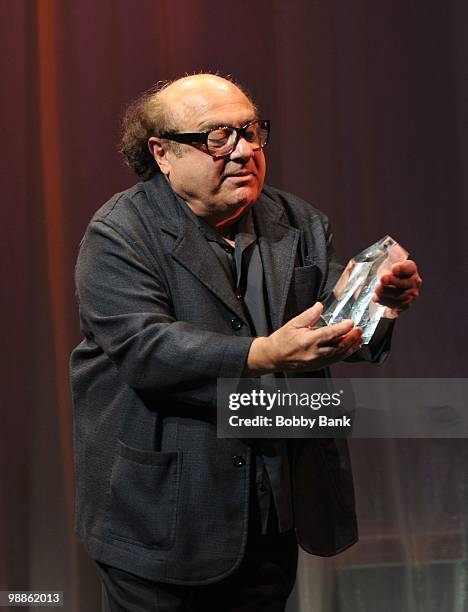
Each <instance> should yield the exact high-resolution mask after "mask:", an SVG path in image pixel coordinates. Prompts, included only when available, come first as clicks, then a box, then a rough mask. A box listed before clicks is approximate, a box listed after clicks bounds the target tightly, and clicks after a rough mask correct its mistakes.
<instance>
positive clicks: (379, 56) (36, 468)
mask: <svg viewBox="0 0 468 612" xmlns="http://www.w3.org/2000/svg"><path fill="white" fill-rule="evenodd" d="M0 10H1V21H0V24H1V25H0V40H1V53H0V63H1V68H2V71H1V74H2V78H1V88H2V95H1V105H2V112H1V126H2V127H1V136H2V137H1V144H2V163H1V166H0V173H1V177H2V200H3V201H2V217H3V223H2V239H1V249H2V250H1V265H2V300H1V303H2V322H3V335H4V338H5V340H4V342H3V343H2V344H3V350H2V367H1V372H2V378H3V381H2V390H1V401H2V407H1V418H2V421H1V423H2V426H1V429H0V432H1V433H0V435H1V440H0V442H1V446H0V457H1V479H0V496H1V497H0V500H1V502H0V588H1V589H7V588H8V589H59V590H63V591H64V592H65V598H66V606H65V609H66V610H67V612H68V611H69V612H81V611H90V612H93V611H94V610H98V606H99V588H98V583H97V579H96V575H95V572H94V568H93V565H92V563H91V562H90V561H89V559H88V558H87V556H86V555H85V553H84V552H83V550H82V548H81V545H80V543H79V542H78V541H77V539H76V537H75V536H74V535H73V493H74V484H73V454H72V452H73V451H72V438H71V427H72V412H71V404H70V393H69V387H68V376H67V362H68V356H69V353H70V350H71V349H72V347H73V346H75V345H76V344H77V343H78V342H79V340H80V331H79V327H78V316H77V309H76V305H75V300H74V287H73V268H74V262H75V258H76V254H77V250H78V245H79V241H80V238H81V236H82V235H83V232H84V230H85V227H86V224H87V222H88V220H89V218H90V217H91V215H92V214H93V212H94V211H95V210H96V209H97V208H98V207H99V206H100V205H101V204H102V203H103V202H104V201H105V200H106V199H108V198H109V197H110V196H111V195H112V194H113V193H114V192H116V191H118V190H122V189H125V188H126V187H128V186H130V185H131V184H132V183H133V182H134V181H135V177H134V176H132V174H131V173H130V172H129V171H128V170H126V169H125V168H124V167H123V165H122V162H121V159H120V158H119V156H118V154H117V151H116V147H117V142H118V133H119V120H120V117H121V114H122V111H123V109H124V107H125V106H126V104H128V103H129V101H130V100H132V99H133V98H134V97H135V96H136V95H137V94H139V93H140V92H141V91H143V90H145V89H147V88H148V87H150V86H151V85H152V84H153V83H155V82H156V81H158V80H159V79H171V78H174V77H177V76H179V75H183V74H184V73H186V72H188V73H191V72H193V71H200V70H204V71H220V72H222V73H228V74H232V75H233V76H234V77H235V78H236V79H238V80H240V81H241V82H243V83H245V84H246V86H247V87H248V88H249V89H250V90H251V92H252V94H253V95H254V97H255V98H256V99H257V101H258V103H259V105H260V108H261V109H262V116H263V117H266V118H269V119H271V121H272V137H271V141H270V143H269V145H268V149H267V150H266V153H267V156H268V164H269V171H268V181H269V182H270V183H271V184H273V185H275V186H277V187H279V188H282V189H284V190H287V191H292V192H294V193H296V194H298V195H300V196H302V197H304V198H306V199H307V200H309V201H310V202H312V203H314V204H315V205H316V206H317V207H319V208H321V209H322V210H324V211H325V212H326V213H327V214H328V215H329V217H330V219H331V221H332V224H333V227H334V230H335V239H336V245H337V251H338V254H339V256H340V257H341V258H342V259H343V260H346V259H348V258H349V257H350V256H351V255H353V254H354V253H356V252H357V251H360V250H361V249H362V248H363V247H364V246H366V245H368V244H369V243H371V242H373V241H374V240H376V239H378V238H380V237H381V236H383V235H385V234H387V233H389V234H391V235H393V236H394V237H395V238H397V239H399V240H400V241H401V243H402V244H403V245H404V246H406V247H407V248H408V250H409V251H410V253H411V256H412V257H414V258H415V259H416V260H417V262H418V263H419V265H420V269H421V274H422V276H423V277H424V281H425V284H424V290H423V293H422V298H421V300H420V303H419V304H418V305H417V306H415V307H414V310H412V311H411V312H409V313H407V314H406V315H404V316H403V317H402V318H401V320H400V321H399V322H398V324H397V330H396V334H395V341H394V349H393V353H392V356H391V358H390V359H389V360H388V361H387V363H386V364H385V365H384V366H382V367H380V368H371V367H365V368H364V367H363V366H360V365H353V366H347V367H346V368H342V367H340V368H337V369H336V371H337V372H338V373H340V374H342V375H348V376H350V375H355V376H357V375H364V376H381V377H383V376H402V377H411V376H419V377H442V376H447V377H456V376H464V375H466V373H467V371H468V369H467V365H468V358H467V350H466V347H467V340H468V339H467V325H466V324H467V311H468V295H467V290H466V281H467V274H466V273H467V269H468V266H467V263H468V262H467V245H466V239H467V217H468V212H467V211H468V207H467V204H466V193H467V177H468V173H467V167H468V144H467V143H468V121H467V113H468V111H467V109H468V104H467V103H468V79H467V76H468V75H467V66H468V48H467V45H468V35H467V34H468V32H467V25H466V24H467V20H468V4H467V3H466V1H465V0H458V1H457V0H451V1H450V0H447V1H445V2H440V1H439V0H425V1H424V2H408V1H407V0H393V1H392V2H385V1H383V0H382V1H376V0H353V1H351V2H349V1H345V0H343V1H340V0H327V1H321V0H317V1H311V0H291V1H287V2H286V1H281V0H269V1H267V0H257V1H242V0H238V2H235V3H233V2H218V1H215V0H198V1H194V0H153V1H150V0H139V1H138V2H133V1H131V0H100V1H99V2H95V1H94V0H56V1H54V0H1V2H0ZM353 455H354V460H355V467H356V481H357V493H358V506H359V513H360V519H361V533H362V542H361V544H359V545H358V546H356V547H354V548H353V549H352V550H350V551H348V552H347V553H345V554H344V555H342V556H341V557H339V558H337V559H336V560H328V561H326V562H323V561H321V560H318V559H314V558H312V557H307V558H304V559H302V560H301V567H300V573H299V585H298V589H297V593H296V595H295V598H294V599H293V601H292V602H291V605H290V609H291V610H295V611H298V610H300V611H308V610H313V611H314V612H315V611H318V612H320V611H323V612H330V611H331V610H333V611H335V612H348V611H353V612H355V611H357V610H359V611H360V612H368V611H369V612H374V611H375V610H377V609H378V610H379V611H383V610H384V611H388V612H394V611H397V610H398V611H399V612H401V611H402V610H403V611H408V612H410V611H411V612H415V611H424V612H432V611H436V610H437V611H439V610H444V611H447V612H448V611H454V612H458V611H462V610H466V605H467V603H466V602H467V593H466V584H467V580H466V579H467V577H468V576H467V565H466V554H465V544H466V541H467V540H466V531H465V523H466V515H467V488H466V474H465V472H466V459H467V457H466V455H467V445H466V443H465V441H460V440H458V441H456V442H451V441H444V440H439V441H437V440H434V441H431V440H425V441H419V442H416V441H411V440H409V441H398V442H395V441H380V442H379V441H377V442H375V441H374V442H373V441H364V442H363V441H361V442H356V443H355V444H354V445H353ZM464 585H465V586H464ZM464 606H465V607H464Z"/></svg>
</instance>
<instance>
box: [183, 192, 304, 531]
mask: <svg viewBox="0 0 468 612" xmlns="http://www.w3.org/2000/svg"><path fill="white" fill-rule="evenodd" d="M178 200H179V202H180V204H181V206H182V208H183V210H184V211H185V212H186V214H187V216H188V217H189V218H190V219H192V221H193V222H194V223H195V224H196V226H197V227H198V229H199V231H200V232H201V233H202V234H203V236H204V237H205V238H206V240H207V241H208V243H209V245H210V247H211V248H212V250H213V252H214V254H215V256H216V257H217V259H218V260H219V262H220V264H221V266H222V267H223V269H224V271H225V272H226V278H227V281H228V282H229V284H230V285H231V286H232V288H233V291H234V292H235V295H236V298H237V299H238V300H239V301H240V302H241V303H242V306H243V310H244V313H245V315H246V319H247V321H248V322H249V327H250V333H251V335H252V336H268V335H269V334H270V333H271V331H272V330H271V325H270V322H269V316H268V308H267V304H268V301H267V299H266V298H265V283H264V278H263V265H262V259H261V256H260V249H259V248H258V241H257V235H256V233H255V227H254V222H253V215H252V211H251V210H250V209H249V210H248V211H247V212H246V213H244V215H242V217H241V218H240V219H239V221H238V222H237V224H236V230H235V246H234V247H233V246H231V245H230V244H229V243H228V242H227V241H226V240H225V239H224V238H223V237H222V236H221V235H220V234H219V233H218V232H217V231H216V230H215V229H214V228H213V227H211V226H210V225H209V224H208V223H207V222H206V221H205V220H204V219H203V218H202V217H198V216H197V215H196V214H195V213H194V212H193V211H192V210H191V209H190V207H189V206H188V205H187V204H186V202H185V201H184V200H182V199H181V198H178ZM251 442H252V445H253V450H254V454H255V463H256V465H255V479H256V489H257V501H258V507H259V511H260V517H261V524H262V533H266V530H267V525H268V517H269V515H270V513H271V510H272V508H271V507H270V506H271V502H272V500H273V503H274V509H275V510H276V515H277V517H278V530H279V531H280V532H283V531H287V530H289V529H291V528H292V527H293V518H292V506H291V486H290V474H289V460H288V452H287V446H286V442H285V441H284V440H279V439H271V440H268V439H258V440H251Z"/></svg>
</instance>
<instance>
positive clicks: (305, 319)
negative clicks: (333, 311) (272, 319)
mask: <svg viewBox="0 0 468 612" xmlns="http://www.w3.org/2000/svg"><path fill="white" fill-rule="evenodd" d="M322 312H323V304H321V303H320V302H315V304H314V305H313V306H312V307H311V308H308V309H307V310H304V312H301V314H298V315H297V317H294V319H291V320H290V321H289V322H290V323H291V324H292V325H293V326H294V327H296V328H299V327H312V325H313V324H314V323H316V322H317V321H318V320H319V319H320V315H321V314H322Z"/></svg>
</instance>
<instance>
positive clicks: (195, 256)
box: [143, 173, 247, 324]
mask: <svg viewBox="0 0 468 612" xmlns="http://www.w3.org/2000/svg"><path fill="white" fill-rule="evenodd" d="M143 185H144V188H145V191H146V194H147V196H148V198H149V199H150V200H151V202H152V204H153V206H155V207H156V208H157V209H158V215H157V219H158V222H157V225H158V227H159V229H162V230H163V231H165V232H166V233H169V234H171V235H172V236H174V238H175V242H174V246H173V248H172V257H173V258H174V259H175V260H176V261H178V262H179V263H180V264H181V265H182V266H183V267H184V268H186V269H187V270H188V271H189V272H191V273H192V274H193V275H194V276H195V277H196V278H197V279H198V280H199V281H200V282H201V283H203V284H204V285H205V286H206V287H207V288H208V289H209V290H210V291H211V292H212V293H213V294H214V295H215V296H216V297H217V298H218V299H219V300H221V301H222V302H223V304H224V305H225V306H226V307H227V308H229V310H231V311H232V312H233V313H234V314H235V315H236V316H237V317H239V318H240V319H242V321H244V323H246V324H247V320H246V317H245V313H244V311H243V309H242V305H241V304H240V303H239V301H238V300H237V299H236V297H235V294H234V290H233V288H232V287H231V286H230V284H229V281H228V279H227V278H226V273H225V271H224V270H223V268H222V266H221V263H220V262H219V260H218V258H217V257H216V255H215V254H214V252H213V251H212V250H211V247H210V246H209V244H208V243H207V241H206V238H205V237H204V236H203V235H202V234H201V232H199V231H198V229H197V227H196V225H195V224H194V223H193V222H192V221H191V220H190V219H189V218H188V216H187V215H186V214H185V213H184V211H183V210H181V208H180V207H181V204H180V203H179V202H178V201H177V198H176V196H175V194H174V192H173V191H172V189H171V187H170V186H169V185H168V183H167V181H166V179H165V178H164V176H163V175H162V174H160V173H158V174H157V175H155V176H154V177H153V178H152V179H151V180H149V181H145V182H144V183H143ZM155 218H156V215H155ZM153 223H154V221H153ZM154 229H155V230H156V228H154Z"/></svg>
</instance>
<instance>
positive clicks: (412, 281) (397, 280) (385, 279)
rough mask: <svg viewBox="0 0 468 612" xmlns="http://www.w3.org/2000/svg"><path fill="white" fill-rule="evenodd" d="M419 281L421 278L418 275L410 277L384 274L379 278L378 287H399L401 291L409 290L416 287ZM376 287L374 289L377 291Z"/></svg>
mask: <svg viewBox="0 0 468 612" xmlns="http://www.w3.org/2000/svg"><path fill="white" fill-rule="evenodd" d="M420 279H421V277H420V276H419V275H418V274H416V275H412V276H410V277H401V276H395V275H394V274H384V275H383V276H382V277H381V278H380V282H379V285H380V286H384V287H387V286H388V287H399V288H401V289H410V288H411V287H417V286H418V281H419V280H420ZM421 282H422V281H421ZM379 285H377V287H379ZM377 287H376V290H377Z"/></svg>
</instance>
